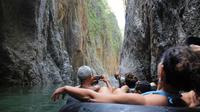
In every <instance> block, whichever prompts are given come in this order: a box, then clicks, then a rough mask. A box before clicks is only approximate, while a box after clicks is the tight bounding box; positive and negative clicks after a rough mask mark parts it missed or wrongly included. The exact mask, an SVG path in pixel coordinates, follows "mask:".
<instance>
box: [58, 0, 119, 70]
mask: <svg viewBox="0 0 200 112" xmlns="http://www.w3.org/2000/svg"><path fill="white" fill-rule="evenodd" d="M61 4H62V5H63V7H64V8H63V9H65V10H64V11H65V16H64V17H63V16H60V17H63V21H62V22H63V26H66V27H64V30H65V37H66V43H67V49H68V52H69V56H70V60H71V62H72V65H73V67H74V69H75V70H76V69H77V68H78V67H79V66H80V65H83V64H87V65H90V66H92V67H93V68H94V69H95V70H96V71H97V73H99V74H101V73H110V74H111V73H113V72H114V71H115V70H116V68H117V66H118V63H119V62H118V60H119V51H120V47H121V34H120V30H119V28H118V25H117V20H116V19H115V16H114V15H113V14H112V13H111V11H110V9H109V8H108V4H107V1H106V0H101V1H99V0H87V1H83V0H71V1H70V0H69V1H62V3H61ZM68 4H73V5H68ZM72 43H73V44H72Z"/></svg>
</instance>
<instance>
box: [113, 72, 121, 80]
mask: <svg viewBox="0 0 200 112" xmlns="http://www.w3.org/2000/svg"><path fill="white" fill-rule="evenodd" d="M114 77H115V79H119V78H120V73H119V71H117V72H116V73H115V74H114Z"/></svg>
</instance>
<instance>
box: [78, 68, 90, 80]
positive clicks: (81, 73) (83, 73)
mask: <svg viewBox="0 0 200 112" xmlns="http://www.w3.org/2000/svg"><path fill="white" fill-rule="evenodd" d="M77 75H78V78H79V80H80V82H83V81H85V80H86V79H87V78H88V77H90V76H92V75H93V71H92V69H91V68H90V67H89V66H86V65H83V66H81V67H79V69H78V72H77Z"/></svg>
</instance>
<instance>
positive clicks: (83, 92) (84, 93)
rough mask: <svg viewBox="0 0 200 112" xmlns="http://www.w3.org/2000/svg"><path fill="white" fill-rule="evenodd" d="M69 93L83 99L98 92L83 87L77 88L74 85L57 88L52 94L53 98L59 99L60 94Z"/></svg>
mask: <svg viewBox="0 0 200 112" xmlns="http://www.w3.org/2000/svg"><path fill="white" fill-rule="evenodd" d="M63 93H67V94H69V95H73V96H77V97H79V98H81V99H92V98H94V96H95V95H96V92H95V91H93V90H90V89H83V88H77V87H72V86H64V87H60V88H57V89H56V90H55V91H54V93H53V94H52V97H51V98H52V99H53V100H54V101H56V100H58V99H59V97H60V94H63Z"/></svg>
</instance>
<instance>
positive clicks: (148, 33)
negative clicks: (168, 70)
mask: <svg viewBox="0 0 200 112" xmlns="http://www.w3.org/2000/svg"><path fill="white" fill-rule="evenodd" d="M199 11H200V1H199V0H128V1H127V9H126V25H125V40H124V43H123V48H122V49H123V50H122V53H121V62H120V63H121V66H124V67H126V68H128V69H129V70H130V71H132V72H134V73H135V74H137V75H138V76H139V77H140V78H142V79H144V78H147V79H148V80H151V79H152V78H153V79H154V78H155V77H156V65H157V63H158V61H159V57H160V54H161V53H162V52H163V51H164V50H165V49H167V48H169V47H170V46H174V45H180V44H183V41H184V40H185V38H186V37H188V36H200V27H199V26H200V20H199V18H200V14H199ZM144 76H145V77H144Z"/></svg>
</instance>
